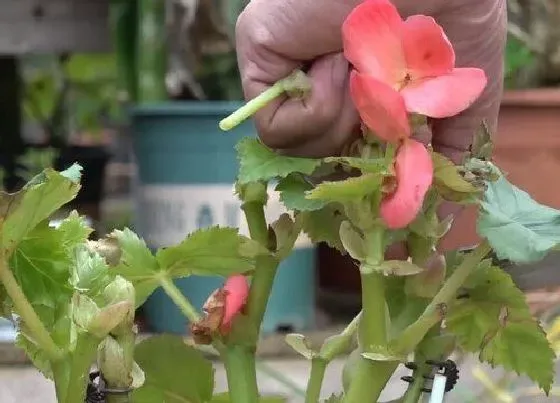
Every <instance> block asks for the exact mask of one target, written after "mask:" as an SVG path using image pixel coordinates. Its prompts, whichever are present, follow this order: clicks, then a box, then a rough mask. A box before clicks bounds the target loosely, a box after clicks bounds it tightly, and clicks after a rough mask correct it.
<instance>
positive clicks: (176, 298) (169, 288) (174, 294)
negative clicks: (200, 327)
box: [159, 276, 200, 322]
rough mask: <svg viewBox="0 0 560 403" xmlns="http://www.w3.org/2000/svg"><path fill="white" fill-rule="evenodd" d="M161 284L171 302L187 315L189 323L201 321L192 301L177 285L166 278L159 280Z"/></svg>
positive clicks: (162, 277)
mask: <svg viewBox="0 0 560 403" xmlns="http://www.w3.org/2000/svg"><path fill="white" fill-rule="evenodd" d="M159 284H160V285H161V286H162V288H163V290H164V291H165V293H166V294H167V295H168V296H169V298H171V300H172V301H173V302H174V303H175V305H177V306H178V307H179V309H180V310H181V312H182V313H183V315H185V316H186V317H187V318H188V319H189V321H191V322H197V321H199V320H200V315H199V314H198V311H197V310H196V309H195V307H194V306H192V304H191V303H190V301H189V300H188V299H187V297H185V296H184V295H183V293H182V292H181V290H179V289H178V288H177V286H176V285H175V283H173V281H172V280H171V279H169V278H168V277H166V276H161V277H160V278H159Z"/></svg>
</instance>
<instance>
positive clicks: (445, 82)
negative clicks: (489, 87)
mask: <svg viewBox="0 0 560 403" xmlns="http://www.w3.org/2000/svg"><path fill="white" fill-rule="evenodd" d="M342 34H343V41H344V54H345V56H346V58H347V59H348V60H349V61H350V62H351V63H352V64H353V66H354V68H355V69H356V70H357V72H353V73H352V74H351V77H350V80H351V82H350V90H351V94H352V98H353V99H354V103H355V104H356V107H357V109H358V111H359V113H360V116H361V118H362V120H363V121H364V122H365V124H366V125H367V126H368V127H370V129H372V130H373V131H374V132H375V133H376V134H377V135H378V136H379V137H380V138H382V139H384V140H386V141H392V142H396V141H398V140H399V139H403V138H407V137H409V136H410V127H409V123H408V120H407V114H406V112H412V113H418V114H422V115H426V116H429V117H433V118H444V117H449V116H453V115H456V114H458V113H459V112H461V111H463V110H465V109H467V108H468V107H469V106H470V105H471V104H472V103H473V102H474V101H475V100H476V99H477V98H478V97H479V96H480V94H481V93H482V91H483V90H484V87H485V86H486V75H485V74H484V71H482V70H481V69H477V68H455V52H454V51H453V47H452V46H451V43H450V42H449V40H448V39H447V36H446V35H445V33H444V32H443V29H442V28H441V27H440V26H439V25H438V24H437V23H436V22H435V20H434V19H433V18H432V17H427V16H425V15H414V16H411V17H409V18H407V19H406V20H404V21H403V20H402V18H401V17H400V15H399V13H398V11H397V9H396V8H395V6H394V5H393V4H391V2H390V1H389V0H366V1H364V2H363V3H361V4H360V5H358V6H357V7H356V8H354V10H353V11H352V12H351V13H350V15H349V16H348V17H347V19H346V21H345V22H344V24H343V27H342ZM389 120H393V122H389Z"/></svg>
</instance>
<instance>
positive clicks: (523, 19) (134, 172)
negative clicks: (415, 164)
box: [0, 0, 560, 401]
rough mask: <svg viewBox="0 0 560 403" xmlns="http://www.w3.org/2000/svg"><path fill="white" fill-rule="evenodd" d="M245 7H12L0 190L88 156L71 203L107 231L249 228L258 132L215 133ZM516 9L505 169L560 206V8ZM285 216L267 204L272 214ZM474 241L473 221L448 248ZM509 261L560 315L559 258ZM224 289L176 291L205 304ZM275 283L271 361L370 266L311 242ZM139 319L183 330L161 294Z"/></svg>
mask: <svg viewBox="0 0 560 403" xmlns="http://www.w3.org/2000/svg"><path fill="white" fill-rule="evenodd" d="M246 2H247V1H246V0H167V1H164V0H49V1H38V0H36V1H34V0H0V10H2V11H0V88H1V91H2V96H1V97H0V188H1V189H2V190H4V191H9V192H12V191H17V189H18V188H19V187H21V186H22V184H23V183H25V181H26V180H28V179H29V178H31V177H32V176H33V175H35V174H37V173H38V172H40V171H41V170H42V169H43V168H45V167H51V166H52V167H55V168H56V169H63V168H65V167H67V166H69V165H70V164H71V163H73V162H78V163H79V164H80V165H82V166H83V168H84V171H83V180H82V189H81V191H80V193H79V196H78V198H77V199H76V200H75V201H74V203H73V204H72V205H71V206H68V209H77V210H78V211H79V212H80V213H82V214H84V215H86V216H87V217H88V218H89V219H90V220H91V223H92V225H93V226H94V227H95V229H96V232H95V236H102V235H104V234H107V233H109V232H111V231H112V230H113V229H114V228H122V227H124V226H127V227H130V228H132V229H133V230H135V231H136V232H138V233H139V234H140V235H141V236H143V237H144V238H145V239H146V242H147V243H148V245H149V246H151V247H153V248H157V247H161V246H165V245H170V244H173V243H177V242H180V241H181V240H182V239H183V238H184V236H185V235H186V234H187V233H189V232H191V231H193V230H195V229H197V228H201V227H205V226H209V225H218V224H219V225H232V226H241V227H243V225H244V224H243V222H242V216H241V215H240V214H239V203H238V202H237V200H236V198H235V197H234V195H233V192H232V186H233V182H234V180H235V173H236V171H237V161H236V158H235V152H234V145H235V142H236V141H237V140H239V139H240V138H241V137H243V136H247V135H251V136H254V135H255V132H254V128H253V126H252V125H251V122H247V123H246V124H244V125H242V126H241V127H239V128H238V129H236V130H234V131H233V132H232V133H227V134H225V133H222V132H220V131H219V129H218V126H217V124H218V121H219V120H220V119H221V118H223V117H225V116H226V115H228V114H229V113H231V112H232V111H233V110H235V109H236V108H237V107H238V106H239V105H240V103H241V101H242V90H241V85H240V80H239V73H238V70H237V65H236V54H235V43H234V36H233V32H234V26H235V21H236V19H237V16H238V15H239V13H240V12H241V10H242V9H243V7H244V6H245V4H246ZM508 9H509V10H508V11H509V17H510V18H509V26H508V32H509V33H508V42H507V50H506V55H505V87H506V91H505V93H504V97H503V102H502V107H501V111H500V124H499V131H498V133H496V137H495V140H496V153H495V160H496V162H497V164H498V165H499V166H500V167H502V169H503V170H504V171H506V172H507V173H508V175H509V176H510V180H511V181H512V182H513V183H515V184H516V185H518V186H520V187H521V188H523V189H525V190H527V191H528V192H529V193H531V194H532V195H533V197H535V198H536V199H537V200H538V201H540V202H542V203H546V204H549V205H551V206H554V207H556V208H560V190H559V188H558V186H556V184H557V183H558V179H557V177H558V174H559V173H560V88H559V84H560V7H559V6H558V5H555V4H554V2H550V1H548V0H510V1H508ZM280 211H281V206H280V204H279V201H278V200H277V197H276V198H275V196H274V195H272V194H271V206H270V208H269V212H268V213H269V214H270V216H271V217H272V216H274V215H277V214H279V212H280ZM65 213H67V212H61V215H64V214H65ZM476 242H477V238H476V235H475V212H474V211H467V212H465V213H464V214H463V215H462V216H461V217H460V218H459V219H458V220H457V225H455V228H454V230H453V231H452V233H451V235H450V236H449V238H448V239H447V240H446V245H445V246H446V247H449V248H456V247H469V246H471V245H473V244H475V243H476ZM504 264H505V265H506V266H507V267H508V270H509V271H510V273H511V274H512V276H513V278H514V280H515V281H516V282H517V284H518V285H519V286H520V287H521V288H523V289H524V290H525V291H526V292H527V295H528V298H529V299H530V301H531V305H532V308H533V310H534V312H535V314H536V315H541V314H544V313H547V315H550V312H552V311H551V310H554V309H556V310H557V311H559V312H560V310H558V309H557V308H556V307H557V306H560V267H558V266H560V256H559V255H551V256H549V257H548V258H547V259H546V260H545V261H544V262H542V263H539V265H536V266H531V267H513V266H511V265H509V264H508V262H504ZM221 281H222V280H221V279H218V278H216V279H208V278H189V279H186V280H181V281H180V282H179V285H180V287H181V289H182V290H183V291H184V292H185V294H186V295H188V296H189V298H191V299H192V300H193V302H194V303H195V304H196V305H198V306H201V305H202V303H203V302H204V300H205V298H206V296H207V295H208V294H209V292H210V291H211V290H213V289H214V288H216V285H217V284H219V283H220V282H221ZM274 287H275V288H274V294H273V296H272V298H271V301H270V304H269V306H268V311H267V317H266V319H265V323H264V329H263V330H264V333H265V339H267V338H269V339H270V340H271V341H270V343H269V345H266V344H265V345H263V347H262V348H263V351H265V352H266V351H268V352H269V353H270V354H284V353H285V352H286V349H284V348H283V347H282V346H280V344H281V343H282V342H281V341H279V340H280V339H279V338H277V335H278V334H282V333H285V332H291V331H306V332H311V333H313V332H314V334H315V333H316V334H317V337H319V338H320V337H321V335H322V334H323V333H325V334H326V332H327V331H328V332H329V333H330V332H332V329H334V328H335V327H336V326H338V325H339V324H340V323H343V322H344V321H346V320H347V319H348V318H349V317H351V316H352V315H354V314H355V313H356V311H357V310H358V309H359V302H360V296H359V292H360V291H359V290H360V288H359V275H358V271H357V270H356V267H355V265H354V264H353V262H352V261H351V260H350V259H349V258H348V257H346V256H341V255H340V254H338V253H337V252H336V251H334V250H333V249H331V248H329V247H328V245H319V246H318V247H316V248H313V247H311V245H309V244H308V243H307V242H305V240H302V241H301V242H299V243H298V248H297V249H296V251H295V252H294V254H293V255H292V256H291V257H290V258H289V259H288V260H287V261H286V262H284V263H283V266H282V269H281V270H280V274H279V277H278V279H277V281H276V283H275V286H274ZM287 293H289V295H290V298H289V299H287V298H285V296H286V295H287ZM553 316H554V315H553ZM138 322H139V324H140V327H141V329H142V331H145V332H173V333H185V332H186V323H185V321H184V319H183V318H182V316H181V315H180V313H179V312H178V311H177V310H176V309H175V308H174V306H173V305H172V303H171V302H170V301H169V300H168V299H167V298H166V297H165V296H164V295H163V294H162V293H158V292H156V294H154V296H153V297H152V298H150V300H149V301H148V302H147V303H146V304H145V306H144V307H142V308H141V309H140V311H139V312H138ZM2 326H3V325H2V324H0V332H2V329H5V331H4V333H0V335H1V334H4V336H2V337H3V339H2V337H0V345H1V342H2V340H4V342H5V343H4V346H10V345H11V344H10V343H11V339H10V337H11V336H10V335H11V333H10V330H9V329H10V324H5V325H4V327H3V328H2ZM322 332H323V333H322ZM2 348H3V350H0V361H2V359H3V360H4V361H5V362H7V363H10V362H19V361H18V360H20V359H21V355H19V354H18V353H17V349H13V350H10V349H9V347H2ZM0 378H1V375H0ZM0 401H4V400H2V399H0ZM26 401H27V400H26ZM29 401H31V400H29ZM457 401H461V400H457ZM494 401H495V400H494ZM556 401H560V400H556Z"/></svg>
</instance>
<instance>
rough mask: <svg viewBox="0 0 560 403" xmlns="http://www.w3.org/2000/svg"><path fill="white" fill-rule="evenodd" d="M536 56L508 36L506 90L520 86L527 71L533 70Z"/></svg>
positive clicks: (505, 70)
mask: <svg viewBox="0 0 560 403" xmlns="http://www.w3.org/2000/svg"><path fill="white" fill-rule="evenodd" d="M534 61H535V56H534V54H533V53H532V52H531V50H530V49H529V48H527V46H525V44H523V43H522V42H521V41H520V40H518V39H517V38H515V37H513V36H512V35H508V37H507V41H506V49H505V66H504V82H505V86H506V88H511V89H513V88H515V87H516V86H518V85H519V83H520V81H521V79H522V77H521V75H522V74H523V73H524V72H525V70H526V69H528V68H531V67H532V65H533V63H534Z"/></svg>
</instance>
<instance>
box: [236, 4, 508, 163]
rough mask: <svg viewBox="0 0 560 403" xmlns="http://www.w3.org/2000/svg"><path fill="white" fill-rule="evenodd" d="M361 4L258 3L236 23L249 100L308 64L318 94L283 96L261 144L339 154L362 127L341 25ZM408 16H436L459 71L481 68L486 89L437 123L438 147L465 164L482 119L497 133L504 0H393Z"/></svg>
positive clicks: (269, 115)
mask: <svg viewBox="0 0 560 403" xmlns="http://www.w3.org/2000/svg"><path fill="white" fill-rule="evenodd" d="M359 3H360V1H356V0H323V1H321V2H317V1H314V0H252V1H251V2H250V3H249V5H248V6H247V8H246V9H245V10H244V12H243V13H242V14H241V16H240V18H239V20H238V23H237V29H236V32H237V51H238V60H239V66H240V70H241V76H242V81H243V88H244V91H245V96H246V98H247V99H251V98H254V97H255V96H257V95H258V94H260V93H261V92H263V91H264V90H266V89H267V88H268V87H269V86H271V85H272V84H274V83H275V82H276V81H278V80H279V79H281V78H284V77H285V76H287V75H288V74H290V73H291V72H292V71H293V70H294V69H296V68H298V67H301V66H304V67H306V68H308V75H309V77H310V79H311V81H312V85H313V88H312V91H311V94H310V96H309V97H307V98H305V99H304V100H295V99H288V98H279V99H277V100H275V101H273V102H272V103H271V104H269V105H268V106H267V107H265V108H263V109H262V110H260V111H259V112H258V113H257V114H256V115H255V122H256V126H257V130H258V132H259V135H260V137H261V139H262V140H263V142H264V143H265V144H267V145H268V146H270V147H272V148H275V149H280V150H282V151H283V152H284V153H286V154H290V155H296V156H313V157H318V156H325V155H332V154H336V153H338V152H340V150H341V149H342V147H343V146H344V144H346V143H347V142H348V141H349V140H350V138H351V137H352V135H353V133H355V128H356V127H357V126H358V124H359V118H358V114H357V112H356V110H355V108H354V106H353V103H352V101H351V99H350V95H349V90H348V71H349V66H348V63H347V62H346V60H345V59H344V56H343V55H342V53H341V50H342V35H341V26H342V23H343V21H344V20H345V18H346V16H347V15H348V14H349V13H350V11H351V10H352V9H353V7H354V6H356V5H357V4H359ZM394 4H395V5H396V6H397V8H398V9H399V12H400V13H401V15H402V16H403V17H407V16H409V15H413V14H425V15H430V16H433V17H434V18H435V19H436V20H437V22H438V23H439V24H440V25H441V26H442V27H443V29H444V30H445V32H446V34H447V36H448V37H449V39H450V41H451V42H452V44H453V47H454V49H455V52H456V65H457V66H458V67H461V66H469V67H479V68H482V69H483V70H484V71H485V73H486V76H487V77H488V85H487V87H486V89H485V91H484V93H483V94H482V96H481V97H480V98H478V100H477V101H476V102H475V103H474V104H473V105H472V106H471V107H470V108H469V109H468V110H466V111H464V112H463V113H461V114H459V115H457V116H454V117H451V118H446V119H440V120H433V121H432V122H431V123H432V124H431V128H432V134H433V138H432V145H433V147H434V149H435V150H436V151H438V152H440V153H442V154H444V155H447V156H448V157H449V158H451V159H453V160H454V161H456V162H457V161H459V160H460V158H461V156H462V155H463V153H464V152H465V151H466V150H467V149H468V146H469V145H470V142H471V139H472V135H473V133H474V131H475V130H476V129H477V127H478V126H479V125H480V123H481V121H482V120H483V119H484V120H486V121H487V123H488V124H489V126H490V127H491V128H495V125H496V120H497V114H498V108H499V102H500V97H501V91H502V81H503V76H502V75H503V73H502V70H503V51H504V43H505V32H506V25H505V24H506V8H505V1H504V0H481V1H478V2H474V3H473V2H472V1H469V0H453V1H451V0H447V1H446V0H427V1H423V2H417V1H414V0H395V1H394Z"/></svg>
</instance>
